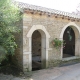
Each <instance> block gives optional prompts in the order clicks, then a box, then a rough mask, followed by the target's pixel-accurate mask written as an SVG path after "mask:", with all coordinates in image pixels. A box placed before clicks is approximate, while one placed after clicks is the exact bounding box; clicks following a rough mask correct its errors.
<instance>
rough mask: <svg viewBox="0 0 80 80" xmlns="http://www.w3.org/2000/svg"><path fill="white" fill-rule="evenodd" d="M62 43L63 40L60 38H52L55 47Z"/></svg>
mask: <svg viewBox="0 0 80 80" xmlns="http://www.w3.org/2000/svg"><path fill="white" fill-rule="evenodd" d="M62 44H63V41H61V40H59V39H57V38H55V39H54V40H53V45H54V47H55V48H57V49H58V48H59V47H61V45H62Z"/></svg>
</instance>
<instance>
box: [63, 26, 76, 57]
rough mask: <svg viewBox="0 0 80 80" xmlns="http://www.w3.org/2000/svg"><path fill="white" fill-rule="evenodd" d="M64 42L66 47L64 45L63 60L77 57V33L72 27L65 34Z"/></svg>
mask: <svg viewBox="0 0 80 80" xmlns="http://www.w3.org/2000/svg"><path fill="white" fill-rule="evenodd" d="M63 40H64V42H65V45H63V46H64V48H63V58H66V57H72V56H75V33H74V30H73V29H72V28H71V27H70V26H68V27H67V28H66V30H65V32H64V35H63Z"/></svg>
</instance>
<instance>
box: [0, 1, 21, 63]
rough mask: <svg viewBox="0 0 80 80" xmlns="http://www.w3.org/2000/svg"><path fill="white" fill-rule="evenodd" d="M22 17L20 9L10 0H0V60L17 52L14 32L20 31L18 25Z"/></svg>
mask: <svg viewBox="0 0 80 80" xmlns="http://www.w3.org/2000/svg"><path fill="white" fill-rule="evenodd" d="M20 19H21V16H20V10H19V9H18V8H17V7H16V6H14V5H13V4H12V3H11V1H10V0H0V62H1V61H2V60H3V59H5V58H6V57H7V55H14V54H15V49H16V48H17V44H16V42H15V36H14V35H13V34H14V33H18V32H19V31H20V29H19V27H17V25H16V23H17V22H18V21H19V20H20Z"/></svg>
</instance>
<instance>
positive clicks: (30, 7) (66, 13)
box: [17, 2, 80, 19]
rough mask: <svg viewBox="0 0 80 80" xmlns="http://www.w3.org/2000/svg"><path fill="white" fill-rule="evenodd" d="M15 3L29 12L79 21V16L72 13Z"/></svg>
mask: <svg viewBox="0 0 80 80" xmlns="http://www.w3.org/2000/svg"><path fill="white" fill-rule="evenodd" d="M17 3H18V6H19V7H20V8H23V9H31V10H36V11H42V12H47V13H49V14H58V15H62V16H68V17H72V18H78V19H80V15H77V14H74V13H68V12H64V11H59V10H55V9H50V8H45V7H41V6H35V5H30V4H27V3H22V2H17Z"/></svg>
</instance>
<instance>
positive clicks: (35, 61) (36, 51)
mask: <svg viewBox="0 0 80 80" xmlns="http://www.w3.org/2000/svg"><path fill="white" fill-rule="evenodd" d="M39 69H41V34H40V32H39V31H38V30H36V31H34V32H33V34H32V70H33V71H34V70H39Z"/></svg>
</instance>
